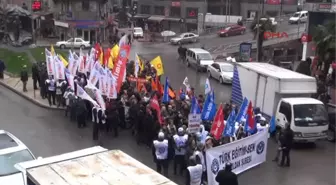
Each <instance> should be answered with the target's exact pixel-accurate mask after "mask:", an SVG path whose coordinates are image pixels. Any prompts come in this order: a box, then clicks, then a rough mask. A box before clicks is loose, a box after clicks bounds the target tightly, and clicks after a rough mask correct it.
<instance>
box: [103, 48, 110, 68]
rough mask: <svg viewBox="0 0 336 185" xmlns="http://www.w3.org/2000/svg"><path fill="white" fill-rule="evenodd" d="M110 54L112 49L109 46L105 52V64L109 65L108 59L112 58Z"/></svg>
mask: <svg viewBox="0 0 336 185" xmlns="http://www.w3.org/2000/svg"><path fill="white" fill-rule="evenodd" d="M110 56H111V49H110V48H107V49H106V50H105V54H104V65H105V66H108V61H109V59H110Z"/></svg>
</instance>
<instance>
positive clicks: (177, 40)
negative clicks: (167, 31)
mask: <svg viewBox="0 0 336 185" xmlns="http://www.w3.org/2000/svg"><path fill="white" fill-rule="evenodd" d="M198 37H199V36H198V35H196V34H194V33H182V34H181V35H179V36H177V37H174V38H172V39H170V43H171V44H173V45H176V44H186V43H195V42H198V39H199V38H198Z"/></svg>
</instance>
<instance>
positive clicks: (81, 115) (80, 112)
mask: <svg viewBox="0 0 336 185" xmlns="http://www.w3.org/2000/svg"><path fill="white" fill-rule="evenodd" d="M86 115H87V110H86V104H85V102H84V100H79V101H78V104H77V108H76V118H77V127H78V128H83V127H85V126H86Z"/></svg>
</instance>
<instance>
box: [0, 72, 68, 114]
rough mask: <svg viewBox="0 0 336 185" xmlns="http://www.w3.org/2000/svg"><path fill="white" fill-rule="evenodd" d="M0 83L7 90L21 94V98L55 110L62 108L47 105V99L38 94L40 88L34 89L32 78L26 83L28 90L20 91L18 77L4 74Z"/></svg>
mask: <svg viewBox="0 0 336 185" xmlns="http://www.w3.org/2000/svg"><path fill="white" fill-rule="evenodd" d="M0 85H2V86H4V87H6V88H8V89H9V90H11V91H13V92H14V93H16V94H18V95H19V96H22V97H23V98H25V99H27V100H29V101H31V102H32V103H34V104H36V105H38V106H40V107H43V108H48V109H55V110H62V109H63V108H57V107H56V106H49V103H48V100H47V99H42V98H41V96H40V90H35V91H34V88H33V80H32V79H31V78H29V80H28V83H27V90H28V92H23V91H22V82H21V80H20V78H16V77H10V76H8V75H6V74H5V75H4V79H3V80H0Z"/></svg>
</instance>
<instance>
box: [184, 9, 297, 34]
mask: <svg viewBox="0 0 336 185" xmlns="http://www.w3.org/2000/svg"><path fill="white" fill-rule="evenodd" d="M292 15H293V14H284V15H281V16H276V17H273V18H275V21H276V22H278V23H282V22H283V21H288V19H289V18H290V17H291V16H292ZM253 20H254V19H243V20H242V22H243V25H244V26H245V27H249V25H250V24H251V23H252V22H253ZM232 24H236V23H235V22H230V23H224V24H219V25H218V26H215V27H211V28H205V29H203V31H202V33H200V36H203V35H207V34H209V33H217V32H218V31H219V30H221V29H223V28H225V27H226V26H228V25H232ZM189 32H193V33H195V34H197V32H198V31H197V30H191V31H189Z"/></svg>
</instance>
